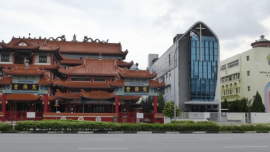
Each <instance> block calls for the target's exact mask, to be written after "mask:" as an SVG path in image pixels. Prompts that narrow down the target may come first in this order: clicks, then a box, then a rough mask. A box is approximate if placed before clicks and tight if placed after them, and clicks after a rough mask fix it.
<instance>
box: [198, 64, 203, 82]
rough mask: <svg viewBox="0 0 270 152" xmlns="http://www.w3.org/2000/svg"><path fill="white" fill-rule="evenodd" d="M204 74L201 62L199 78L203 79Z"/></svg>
mask: <svg viewBox="0 0 270 152" xmlns="http://www.w3.org/2000/svg"><path fill="white" fill-rule="evenodd" d="M202 73H203V66H202V62H199V78H202Z"/></svg>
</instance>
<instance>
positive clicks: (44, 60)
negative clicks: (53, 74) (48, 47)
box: [39, 55, 47, 63]
mask: <svg viewBox="0 0 270 152" xmlns="http://www.w3.org/2000/svg"><path fill="white" fill-rule="evenodd" d="M39 62H40V63H47V56H46V55H40V56H39Z"/></svg>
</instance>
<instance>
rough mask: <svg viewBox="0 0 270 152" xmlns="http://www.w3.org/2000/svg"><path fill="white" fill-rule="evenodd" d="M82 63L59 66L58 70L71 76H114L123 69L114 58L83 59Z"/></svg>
mask: <svg viewBox="0 0 270 152" xmlns="http://www.w3.org/2000/svg"><path fill="white" fill-rule="evenodd" d="M83 61H84V63H83V64H82V65H79V66H76V67H73V68H71V69H65V68H63V67H60V68H59V72H61V73H63V74H66V75H73V76H116V75H117V74H118V73H119V72H124V71H126V70H127V69H123V68H120V67H118V66H117V64H116V60H115V59H102V60H99V59H88V58H87V57H86V58H84V59H83Z"/></svg>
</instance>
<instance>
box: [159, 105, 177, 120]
mask: <svg viewBox="0 0 270 152" xmlns="http://www.w3.org/2000/svg"><path fill="white" fill-rule="evenodd" d="M180 112H181V110H180V108H179V107H178V106H176V116H180ZM162 114H163V115H164V116H166V117H170V118H171V119H172V118H173V117H174V101H169V102H167V103H166V104H165V107H164V109H163V110H162Z"/></svg>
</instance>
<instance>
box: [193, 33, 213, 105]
mask: <svg viewBox="0 0 270 152" xmlns="http://www.w3.org/2000/svg"><path fill="white" fill-rule="evenodd" d="M201 42H202V44H201V47H202V48H201V53H202V59H201V61H200V41H199V37H198V36H191V37H190V100H191V101H214V99H215V90H216V83H217V68H218V67H217V63H218V42H217V40H216V38H215V37H209V36H202V40H201Z"/></svg>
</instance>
